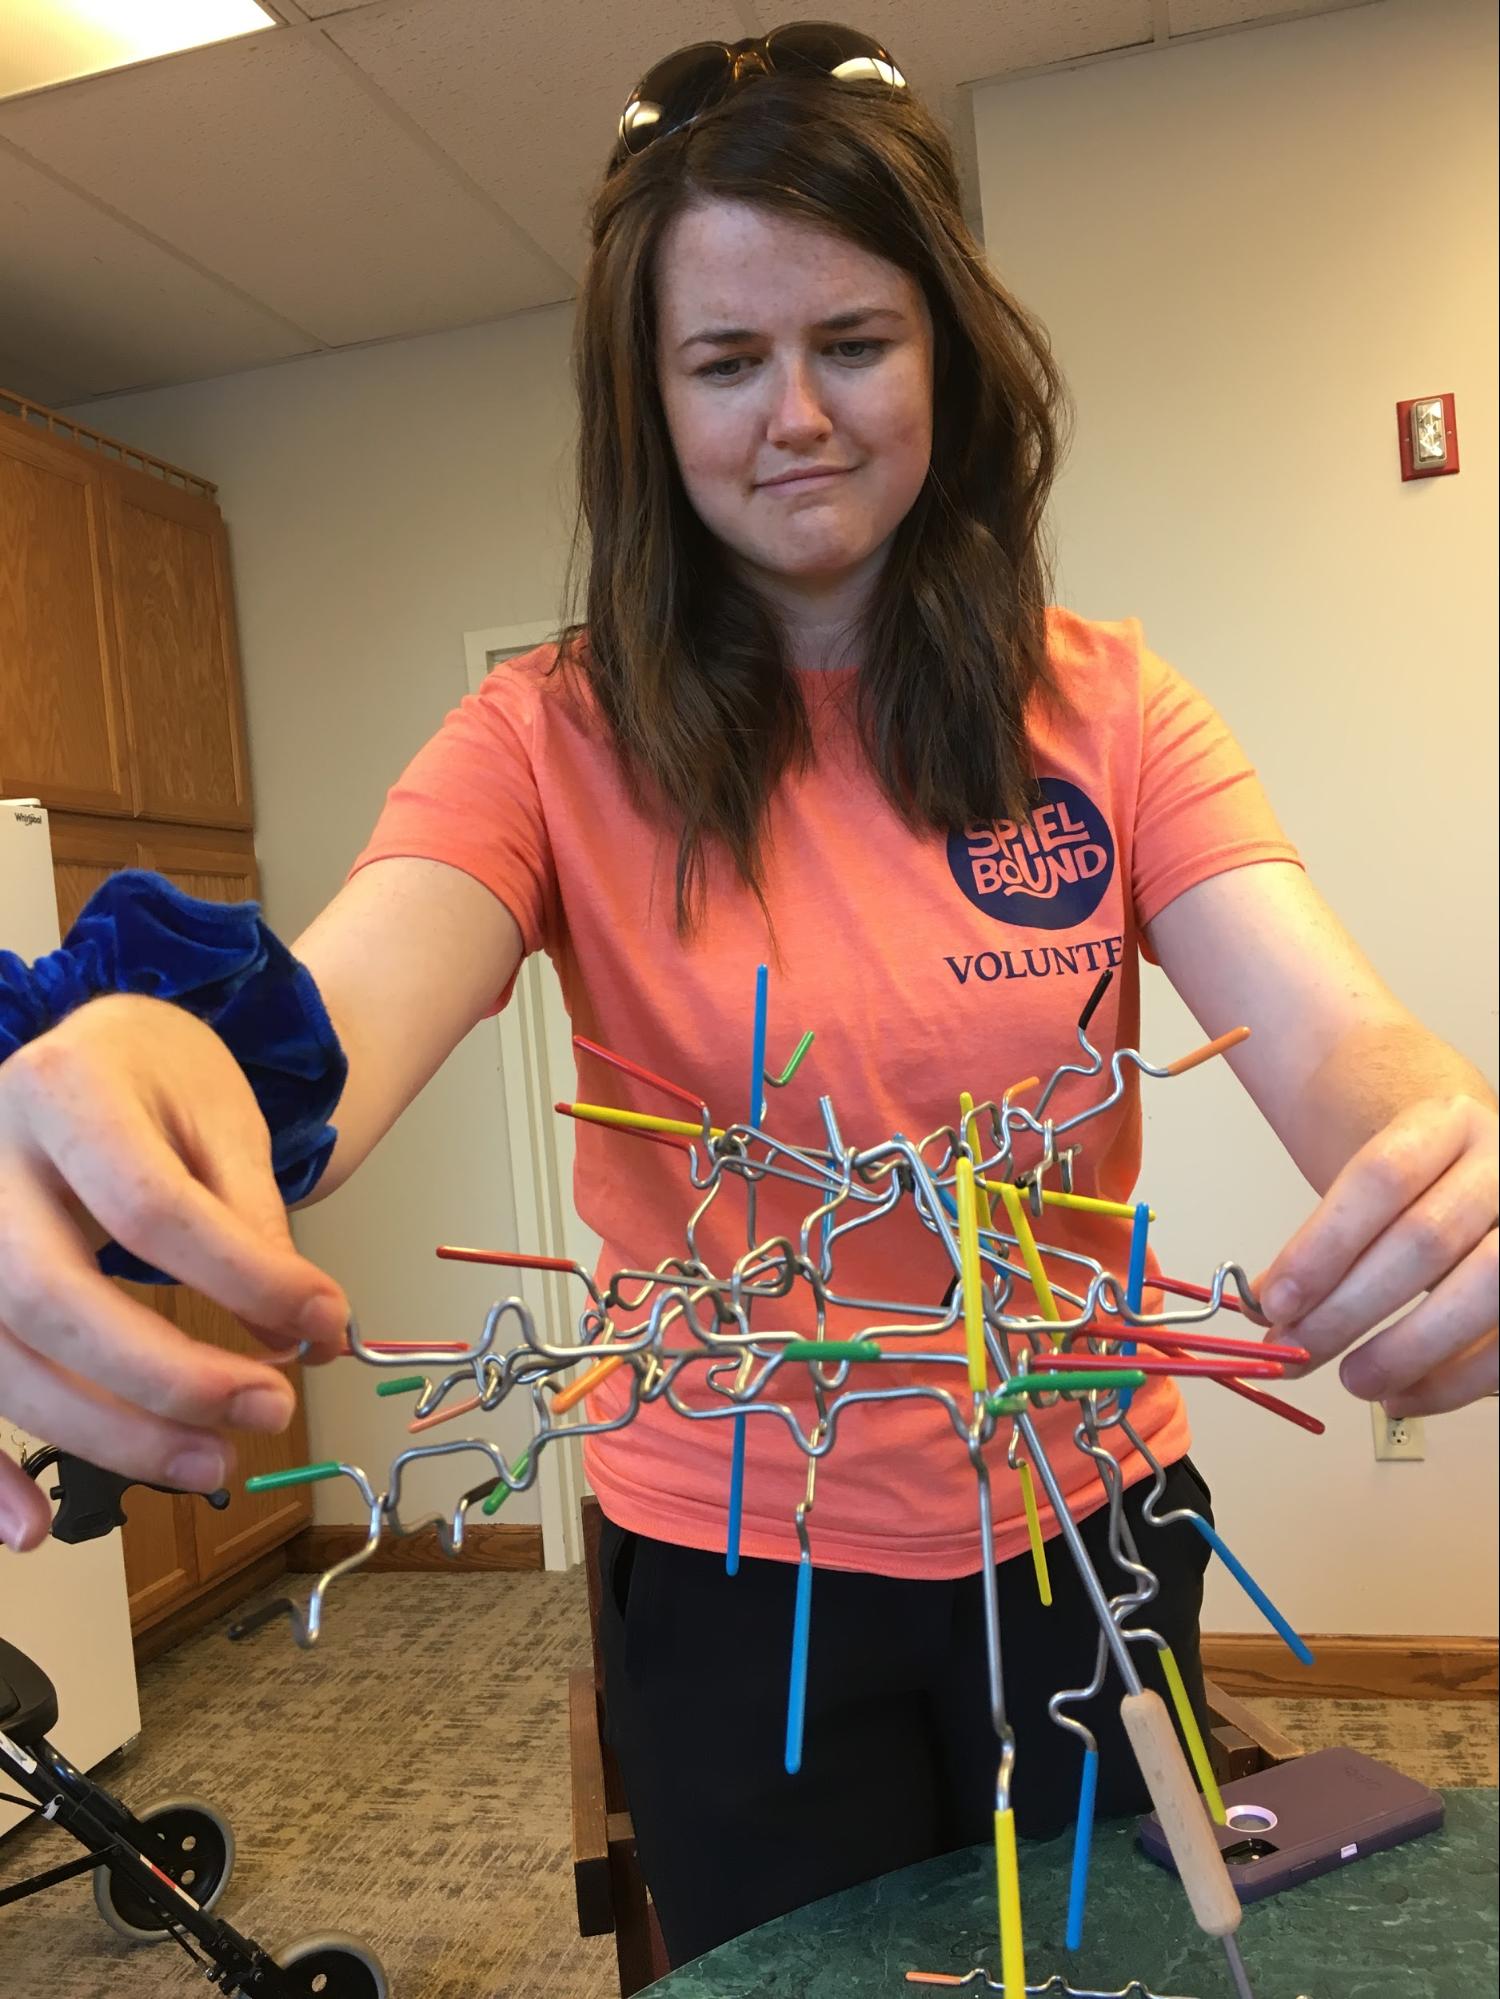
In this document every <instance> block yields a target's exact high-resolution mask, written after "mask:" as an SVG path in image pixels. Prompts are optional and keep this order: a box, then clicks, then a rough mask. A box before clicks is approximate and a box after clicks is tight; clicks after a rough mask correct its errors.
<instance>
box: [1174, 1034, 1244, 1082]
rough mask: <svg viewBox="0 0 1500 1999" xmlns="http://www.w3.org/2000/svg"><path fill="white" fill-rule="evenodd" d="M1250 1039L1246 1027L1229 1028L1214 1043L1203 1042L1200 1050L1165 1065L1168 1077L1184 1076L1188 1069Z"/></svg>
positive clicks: (1180, 1056)
mask: <svg viewBox="0 0 1500 1999" xmlns="http://www.w3.org/2000/svg"><path fill="white" fill-rule="evenodd" d="M1249 1039H1250V1030H1249V1028H1248V1027H1231V1028H1230V1030H1229V1032H1228V1033H1227V1034H1221V1035H1220V1036H1219V1037H1218V1039H1217V1040H1216V1041H1205V1042H1204V1044H1203V1046H1202V1047H1201V1048H1195V1049H1194V1050H1193V1052H1192V1054H1191V1055H1179V1056H1178V1058H1177V1060H1176V1061H1175V1062H1169V1063H1168V1064H1167V1069H1166V1073H1167V1074H1168V1075H1169V1076H1183V1075H1186V1073H1187V1071H1188V1070H1189V1069H1196V1068H1197V1066H1198V1064H1199V1063H1200V1062H1207V1061H1210V1060H1211V1059H1212V1058H1213V1057H1214V1056H1215V1055H1222V1054H1224V1052H1225V1051H1226V1049H1230V1048H1238V1046H1239V1045H1240V1043H1241V1042H1242V1041H1248V1040H1249Z"/></svg>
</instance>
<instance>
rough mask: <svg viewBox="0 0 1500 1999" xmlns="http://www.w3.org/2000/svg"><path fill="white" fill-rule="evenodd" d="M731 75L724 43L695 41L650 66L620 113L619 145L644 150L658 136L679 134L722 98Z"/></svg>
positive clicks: (632, 151) (727, 52)
mask: <svg viewBox="0 0 1500 1999" xmlns="http://www.w3.org/2000/svg"><path fill="white" fill-rule="evenodd" d="M730 75H731V59H730V54H729V50H728V49H727V48H726V46H725V45H724V43H723V42H695V43H694V44H693V46H692V47H691V48H686V49H678V51H677V52H676V54H675V55H670V56H668V57H666V59H665V60H664V61H662V62H659V63H658V64H657V65H656V67H655V68H654V69H649V70H647V72H646V74H645V75H644V76H643V77H642V78H641V80H640V82H639V83H638V84H637V85H636V87H635V89H634V90H633V91H632V92H631V95H630V102H629V103H628V104H627V105H626V106H625V109H624V111H623V112H622V113H621V115H620V144H621V146H622V147H623V148H624V150H625V151H626V152H627V153H640V152H644V151H645V149H646V147H647V146H649V145H650V144H651V141H652V140H653V139H660V138H662V137H664V136H665V135H666V134H667V133H668V132H675V131H676V130H677V128H678V126H679V125H687V124H690V123H691V122H692V120H693V119H694V118H697V117H699V116H700V115H701V114H702V113H703V112H704V111H706V110H707V109H708V107H709V105H710V104H712V103H713V102H714V101H715V99H716V98H717V97H720V96H722V94H723V92H724V90H725V88H726V86H727V85H728V82H729V79H730Z"/></svg>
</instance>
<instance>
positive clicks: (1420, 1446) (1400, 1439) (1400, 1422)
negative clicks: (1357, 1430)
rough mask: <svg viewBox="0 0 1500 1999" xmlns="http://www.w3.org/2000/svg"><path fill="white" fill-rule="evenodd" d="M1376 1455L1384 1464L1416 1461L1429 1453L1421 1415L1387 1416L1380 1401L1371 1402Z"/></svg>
mask: <svg viewBox="0 0 1500 1999" xmlns="http://www.w3.org/2000/svg"><path fill="white" fill-rule="evenodd" d="M1370 1423H1371V1426H1372V1428H1373V1429H1374V1432H1375V1455H1376V1457H1377V1458H1378V1459H1379V1460H1380V1462H1381V1463H1382V1464H1386V1463H1389V1462H1392V1461H1400V1460H1403V1459H1405V1460H1407V1461H1415V1460H1417V1459H1421V1458H1425V1457H1426V1455H1427V1433H1426V1431H1425V1429H1424V1428H1423V1424H1422V1419H1421V1417H1420V1416H1387V1415H1386V1413H1385V1411H1384V1409H1382V1408H1381V1406H1380V1404H1379V1403H1378V1402H1372V1403H1371V1404H1370Z"/></svg>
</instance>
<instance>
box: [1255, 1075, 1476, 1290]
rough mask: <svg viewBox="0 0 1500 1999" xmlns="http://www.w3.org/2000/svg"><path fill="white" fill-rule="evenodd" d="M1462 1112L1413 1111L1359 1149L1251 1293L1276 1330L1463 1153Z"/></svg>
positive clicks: (1446, 1108)
mask: <svg viewBox="0 0 1500 1999" xmlns="http://www.w3.org/2000/svg"><path fill="white" fill-rule="evenodd" d="M1468 1131H1469V1120H1468V1117H1467V1115H1466V1113H1465V1110H1464V1108H1463V1106H1462V1105H1461V1104H1452V1105H1443V1106H1434V1105H1433V1104H1431V1103H1422V1104H1415V1105H1413V1106H1412V1107H1411V1108H1410V1109H1409V1110H1406V1111H1403V1112H1402V1113H1401V1115H1400V1116H1399V1117H1397V1118H1394V1119H1393V1120H1392V1121H1391V1123H1390V1124H1388V1125H1387V1126H1385V1128H1384V1129H1383V1130H1381V1131H1379V1132H1377V1133H1376V1134H1375V1136H1374V1137H1373V1138H1372V1139H1370V1140H1369V1142H1368V1143H1367V1144H1365V1145H1362V1146H1361V1147H1360V1149H1359V1151H1358V1152H1356V1153H1355V1155H1354V1157H1353V1158H1352V1159H1351V1160H1349V1161H1348V1162H1347V1164H1346V1165H1345V1166H1344V1167H1343V1169H1342V1171H1341V1172H1340V1173H1339V1174H1338V1176H1337V1178H1336V1179H1335V1180H1334V1182H1333V1184H1332V1185H1331V1186H1330V1187H1329V1189H1328V1191H1327V1193H1326V1194H1325V1195H1324V1196H1323V1198H1322V1200H1321V1201H1320V1202H1319V1203H1318V1205H1317V1207H1316V1208H1315V1209H1314V1210H1313V1212H1312V1214H1311V1215H1310V1216H1309V1217H1308V1219H1307V1220H1306V1221H1305V1222H1304V1223H1303V1225H1302V1227H1301V1228H1300V1229H1298V1231H1297V1233H1296V1234H1295V1235H1294V1236H1293V1237H1292V1239H1291V1241H1290V1242H1289V1243H1288V1244H1287V1245H1286V1247H1285V1248H1284V1249H1283V1250H1282V1252H1281V1254H1280V1255H1279V1256H1278V1257H1277V1258H1276V1259H1275V1260H1274V1262H1273V1263H1272V1264H1271V1265H1270V1267H1269V1268H1268V1269H1267V1270H1266V1271H1265V1272H1264V1274H1263V1275H1262V1277H1261V1279H1260V1280H1259V1282H1258V1283H1257V1285H1256V1287H1255V1288H1256V1292H1257V1294H1258V1296H1259V1298H1260V1302H1261V1305H1262V1308H1263V1309H1264V1311H1265V1313H1266V1315H1267V1317H1268V1318H1269V1320H1270V1322H1271V1325H1272V1327H1273V1328H1274V1329H1285V1328H1287V1327H1290V1326H1294V1325H1296V1324H1297V1323H1298V1321H1299V1320H1300V1319H1302V1318H1303V1317H1304V1316H1305V1314H1307V1313H1308V1312H1310V1311H1312V1310H1313V1308H1314V1307H1315V1306H1317V1305H1320V1304H1321V1303H1322V1301H1323V1300H1324V1299H1325V1298H1326V1297H1327V1296H1328V1294H1329V1292H1330V1291H1331V1290H1332V1289H1333V1288H1334V1286H1335V1285H1336V1284H1337V1283H1338V1282H1339V1281H1340V1280H1341V1279H1342V1278H1343V1277H1344V1275H1345V1274H1346V1273H1347V1271H1348V1270H1349V1269H1350V1267H1351V1266H1352V1265H1353V1263H1354V1261H1355V1259H1356V1258H1357V1257H1358V1256H1360V1255H1361V1253H1362V1252H1363V1251H1364V1250H1366V1249H1367V1248H1368V1247H1369V1245H1370V1244H1371V1243H1372V1242H1373V1241H1374V1240H1375V1238H1376V1237H1377V1236H1378V1235H1380V1234H1382V1233H1383V1232H1384V1230H1386V1229H1387V1228H1389V1227H1390V1225H1391V1223H1392V1222H1393V1221H1394V1220H1395V1219H1396V1217H1397V1216H1398V1215H1399V1214H1401V1213H1403V1212H1404V1211H1405V1210H1406V1209H1407V1208H1409V1207H1410V1206H1411V1205H1412V1203H1413V1202H1414V1201H1416V1200H1418V1199H1420V1197H1421V1196H1422V1195H1423V1194H1425V1193H1426V1191H1427V1189H1428V1188H1429V1187H1430V1186H1431V1185H1432V1183H1433V1182H1434V1181H1435V1180H1436V1179H1438V1178H1439V1177H1440V1176H1441V1175H1442V1174H1444V1173H1446V1172H1447V1170H1448V1168H1449V1167H1450V1166H1452V1165H1453V1163H1454V1161H1455V1160H1456V1159H1457V1158H1458V1157H1459V1155H1460V1154H1461V1153H1462V1152H1463V1150H1464V1147H1465V1144H1466V1143H1467V1138H1468Z"/></svg>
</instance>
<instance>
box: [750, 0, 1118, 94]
mask: <svg viewBox="0 0 1500 1999" xmlns="http://www.w3.org/2000/svg"><path fill="white" fill-rule="evenodd" d="M750 5H751V7H752V8H753V12H754V15H755V17H756V18H757V19H759V20H760V21H761V22H762V24H763V27H764V28H773V27H775V26H776V24H777V23H778V22H779V21H818V20H826V19H827V18H828V13H829V9H828V4H827V0H823V4H822V5H821V6H820V5H818V4H817V0H812V4H810V5H809V4H807V0H802V4H800V5H799V4H797V0H791V4H788V0H750ZM857 19H858V24H859V26H860V27H861V28H863V29H864V30H865V32H866V33H867V34H871V35H873V36H874V37H875V39H876V40H877V41H879V42H883V43H884V44H885V46H886V47H887V48H888V49H889V50H890V52H891V54H892V55H893V56H894V57H895V58H896V60H897V62H898V63H899V64H900V66H901V70H902V73H903V74H904V75H905V76H906V78H907V80H908V82H910V83H911V85H912V86H913V88H914V89H916V90H919V91H920V92H921V93H922V94H923V95H924V96H929V97H930V96H932V95H933V93H934V92H935V91H937V90H940V89H947V88H951V87H952V86H954V85H956V84H960V83H972V82H974V81H975V80H976V79H978V78H981V77H995V76H1001V75H1003V74H1005V73H1006V72H1007V71H1009V70H1017V69H1035V68H1037V67H1038V66H1039V65H1041V64H1043V63H1051V62H1067V61H1069V60H1071V59H1075V58H1077V57H1080V56H1088V55H1098V54H1100V53H1102V52H1103V51H1105V50H1106V49H1118V48H1132V47H1134V46H1135V44H1136V43H1138V42H1149V41H1150V39H1151V0H1006V4H1005V5H1004V6H1003V7H1000V6H994V5H992V4H988V0H967V4H962V5H959V4H947V5H937V6H927V7H919V6H916V5H914V4H913V0H860V5H859V8H858V11H857Z"/></svg>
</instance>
